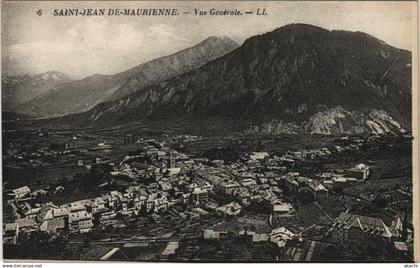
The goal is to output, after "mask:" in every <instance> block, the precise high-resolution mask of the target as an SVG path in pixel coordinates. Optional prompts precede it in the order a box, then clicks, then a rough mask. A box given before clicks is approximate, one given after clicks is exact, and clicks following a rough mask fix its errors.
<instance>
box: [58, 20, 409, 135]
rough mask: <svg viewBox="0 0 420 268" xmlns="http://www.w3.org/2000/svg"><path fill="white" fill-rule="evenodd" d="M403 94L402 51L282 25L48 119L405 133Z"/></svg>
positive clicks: (354, 36) (405, 59)
mask: <svg viewBox="0 0 420 268" xmlns="http://www.w3.org/2000/svg"><path fill="white" fill-rule="evenodd" d="M118 96H119V97H121V96H122V95H118ZM411 97H412V96H411V53H410V52H409V51H406V50H401V49H398V48H394V47H392V46H390V45H387V44H386V43H385V42H383V41H381V40H379V39H377V38H375V37H373V36H370V35H368V34H365V33H362V32H349V31H329V30H326V29H322V28H319V27H316V26H312V25H307V24H290V25H286V26H283V27H281V28H278V29H276V30H274V31H272V32H269V33H265V34H262V35H257V36H253V37H251V38H249V39H248V40H246V41H245V42H244V44H243V45H242V46H240V47H238V48H236V49H234V50H233V51H231V52H230V53H227V54H226V55H224V56H221V57H219V58H217V59H215V60H213V61H211V62H209V63H207V64H205V65H203V66H201V67H200V68H196V69H194V70H191V71H190V72H187V73H184V74H182V75H179V76H176V77H173V78H170V79H167V80H165V81H162V82H159V83H154V84H151V85H148V86H145V87H142V89H141V90H138V91H136V92H134V93H132V94H130V95H127V96H124V97H122V98H119V99H117V100H113V101H108V102H105V103H101V104H99V105H97V106H96V107H94V108H93V109H92V110H90V111H88V112H86V113H82V114H78V115H74V116H70V117H64V118H60V119H58V120H55V121H54V122H55V123H57V122H59V123H60V124H68V123H69V122H73V121H76V122H78V124H79V125H85V126H87V125H104V126H106V125H110V124H114V123H115V122H118V123H123V122H137V123H139V124H140V125H141V124H142V123H145V122H149V123H150V122H162V124H165V126H167V127H168V128H169V127H170V126H171V124H172V125H173V124H175V123H174V122H176V124H178V126H180V125H183V124H184V125H188V126H192V128H193V129H200V131H206V129H210V128H211V129H215V130H228V129H229V130H240V131H244V132H248V133H249V132H269V133H310V134H336V133H384V132H404V131H407V130H410V129H411ZM159 120H161V121H159ZM156 124H157V123H156ZM156 124H155V125H156ZM173 127H176V126H175V125H173Z"/></svg>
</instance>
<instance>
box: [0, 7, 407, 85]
mask: <svg viewBox="0 0 420 268" xmlns="http://www.w3.org/2000/svg"><path fill="white" fill-rule="evenodd" d="M414 4H415V2H392V1H383V2H381V1H373V2H361V1H349V2H335V1H326V2H315V1H308V2H304V1H301V2H288V1H281V2H274V1H268V2H262V1H259V2H256V1H255V2H251V1H234V2H226V1H221V2H208V1H206V2H203V1H188V2H186V1H181V2H176V1H169V2H165V1H155V2H144V1H143V2H136V1H129V2H77V1H71V2H70V1H69V2H65V1H64V2H61V1H60V2H58V1H55V2H37V1H33V2H19V1H14V2H13V1H12V2H8V1H2V33H1V38H2V39H1V42H2V57H1V58H2V72H3V73H4V74H6V75H12V74H23V73H41V72H45V71H52V70H55V71H60V72H63V73H65V74H68V75H70V76H71V77H73V78H83V77H86V76H90V75H93V74H97V73H99V74H114V73H117V72H121V71H124V70H126V69H129V68H131V67H134V66H136V65H138V64H141V63H143V62H147V61H149V60H152V59H154V58H157V57H161V56H165V55H169V54H171V53H174V52H176V51H179V50H181V49H184V48H187V47H190V46H193V45H195V44H197V43H199V42H200V41H202V40H204V39H205V38H207V37H209V36H227V37H230V38H231V39H233V40H235V41H237V42H238V43H242V42H243V41H244V40H246V39H247V38H249V37H251V36H253V35H257V34H262V33H265V32H268V31H272V30H274V29H276V28H278V27H281V26H284V25H287V24H290V23H308V24H313V25H316V26H320V27H323V28H325V29H328V30H348V31H362V32H366V33H368V34H370V35H373V36H375V37H377V38H379V39H381V40H383V41H385V42H386V43H388V44H390V45H392V46H395V47H398V48H402V49H407V50H411V47H412V39H411V35H412V28H411V27H412V25H414V24H413V23H412V6H413V5H414ZM65 8H78V9H84V8H119V9H123V8H178V10H180V12H183V11H190V15H180V16H170V17H142V16H128V17H124V16H123V17H116V16H103V17H81V16H77V17H59V16H53V15H52V13H53V10H54V9H65ZM194 8H199V9H205V10H209V9H211V8H217V9H229V10H231V9H235V8H236V9H239V10H243V11H246V10H253V11H255V10H256V9H257V8H260V9H262V8H265V9H266V10H267V13H268V15H267V16H256V15H245V16H237V17H236V16H195V15H192V12H193V9H194ZM40 9H41V10H42V15H41V16H39V15H37V14H36V12H37V11H38V10H40ZM413 41H414V40H413Z"/></svg>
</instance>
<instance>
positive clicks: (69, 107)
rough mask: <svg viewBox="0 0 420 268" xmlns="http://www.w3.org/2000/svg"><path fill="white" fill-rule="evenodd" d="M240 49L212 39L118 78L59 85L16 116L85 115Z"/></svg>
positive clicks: (21, 108)
mask: <svg viewBox="0 0 420 268" xmlns="http://www.w3.org/2000/svg"><path fill="white" fill-rule="evenodd" d="M237 46H238V45H237V44H236V43H235V42H234V41H232V40H230V39H228V38H226V37H221V38H219V37H210V38H208V39H206V40H204V41H202V42H200V43H199V44H197V45H195V46H193V47H191V48H188V49H185V50H182V51H180V52H178V53H175V54H173V55H170V56H166V57H162V58H159V59H156V60H152V61H150V62H147V63H144V64H141V65H139V66H136V67H134V68H132V69H130V70H127V71H125V72H122V73H119V74H116V75H94V76H90V77H87V78H85V79H82V80H77V81H72V82H69V83H65V84H61V85H58V86H56V87H54V88H53V89H52V90H51V91H49V92H47V93H45V94H43V95H41V96H39V97H37V98H36V99H34V100H32V101H30V102H27V103H24V104H22V105H20V106H18V107H17V108H16V109H15V112H20V113H25V114H29V115H33V116H42V117H54V116H63V115H67V114H72V113H80V112H85V111H88V110H90V109H91V108H93V107H94V106H95V105H97V104H99V103H102V102H105V101H112V100H115V99H118V98H121V97H124V96H127V95H129V94H132V93H135V92H137V91H141V90H142V89H143V88H144V87H147V86H150V85H153V84H155V83H160V82H162V81H164V80H167V79H170V78H173V77H175V76H178V75H180V74H183V73H186V72H189V71H191V70H193V69H196V68H198V67H200V66H202V65H204V64H206V63H208V62H209V61H211V60H214V59H216V58H218V57H220V56H223V55H225V54H226V53H229V52H230V51H232V50H233V49H234V48H236V47H237Z"/></svg>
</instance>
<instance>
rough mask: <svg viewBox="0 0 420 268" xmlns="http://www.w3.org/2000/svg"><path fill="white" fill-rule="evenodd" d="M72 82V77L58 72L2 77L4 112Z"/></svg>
mask: <svg viewBox="0 0 420 268" xmlns="http://www.w3.org/2000/svg"><path fill="white" fill-rule="evenodd" d="M70 80H71V79H70V77H68V76H67V75H65V74H63V73H60V72H57V71H51V72H45V73H40V74H24V75H13V76H5V77H2V79H1V88H2V91H1V97H2V110H3V111H11V110H13V109H14V108H15V107H16V106H18V105H20V104H22V103H25V102H27V101H29V100H31V99H33V98H35V97H37V96H39V95H42V94H44V93H45V92H47V91H48V90H50V89H51V88H53V87H55V86H57V85H59V84H62V83H66V82H68V81H70Z"/></svg>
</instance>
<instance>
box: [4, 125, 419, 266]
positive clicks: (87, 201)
mask: <svg viewBox="0 0 420 268" xmlns="http://www.w3.org/2000/svg"><path fill="white" fill-rule="evenodd" d="M3 131H5V130H3ZM128 132H129V133H127V132H126V131H125V129H124V128H121V129H116V130H115V129H108V130H101V131H86V130H81V131H78V130H47V129H26V130H16V131H10V132H9V133H7V135H6V136H5V137H6V138H4V139H3V144H4V151H3V163H4V167H3V168H4V171H3V172H4V173H5V174H8V178H10V179H6V180H4V181H3V208H4V210H3V211H4V212H3V214H4V215H3V219H4V222H5V226H4V235H3V237H4V241H3V245H4V256H5V257H6V258H19V259H68V260H108V261H110V260H120V261H121V260H123V261H125V260H141V261H223V262H226V261H228V262H230V261H233V262H234V261H251V262H255V261H257V262H258V261H272V262H292V261H297V262H327V261H334V260H335V261H343V260H344V261H358V260H359V259H364V260H366V261H367V262H369V261H377V260H381V261H391V262H401V261H410V260H413V259H412V258H413V225H412V216H413V215H412V194H413V193H412V173H411V169H412V166H411V143H412V139H411V135H410V134H400V135H330V136H322V135H307V136H293V135H269V134H265V135H262V134H261V135H256V134H255V135H249V134H237V135H233V136H199V135H175V134H164V133H163V134H141V133H139V134H136V132H135V131H134V130H133V131H128ZM11 133H13V135H12V134H11ZM5 178H7V177H5ZM51 244H54V248H55V250H54V252H51V251H49V250H48V249H49V248H50V247H51Z"/></svg>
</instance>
